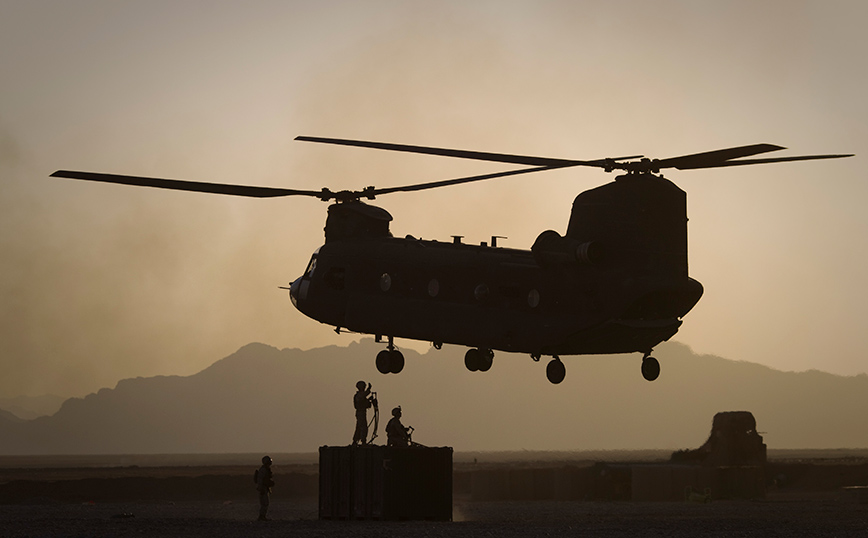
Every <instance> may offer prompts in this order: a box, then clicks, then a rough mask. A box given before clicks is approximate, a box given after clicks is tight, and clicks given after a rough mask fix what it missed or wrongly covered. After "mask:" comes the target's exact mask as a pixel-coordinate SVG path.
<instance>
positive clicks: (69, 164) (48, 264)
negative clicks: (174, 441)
mask: <svg viewBox="0 0 868 538" xmlns="http://www.w3.org/2000/svg"><path fill="white" fill-rule="evenodd" d="M866 20H868V4H866V3H865V2H861V1H851V2H834V1H832V2H830V1H823V2H820V1H817V2H798V1H792V0H787V1H770V2H763V1H756V0H752V1H744V2H722V1H708V2H702V1H697V0H690V1H680V2H679V1H661V2H646V1H640V0H636V1H600V2H592V1H588V2H574V1H561V2H556V1H553V2H544V1H538V0H535V1H528V2H518V1H516V2H508V1H502V0H497V1H476V2H474V1H468V0H461V1H454V2H451V1H443V2H436V3H435V2H406V1H405V2H397V1H376V2H358V1H347V2H337V1H335V2H329V1H322V2H309V1H305V2H289V1H248V2H244V3H242V2H218V1H169V2H161V1H154V0H149V1H147V2H144V1H143V2H115V1H76V2H67V1H36V0H28V1H23V0H22V1H9V0H0V81H2V82H0V180H2V185H0V396H2V397H12V396H16V395H19V394H31V395H36V394H41V393H45V392H52V393H56V394H60V395H64V396H79V395H83V394H85V393H87V392H90V391H94V390H97V389H99V388H100V387H105V386H113V385H114V383H115V382H116V381H117V380H118V379H121V378H125V377H131V376H150V375H157V374H190V373H193V372H196V371H198V370H200V369H201V368H203V367H205V366H207V365H209V364H211V363H212V362H214V361H215V360H217V359H219V358H221V357H223V356H226V355H228V354H230V353H232V352H234V351H235V350H236V349H237V348H239V347H241V346H242V345H244V344H246V343H249V342H252V341H260V342H264V343H267V344H270V345H273V346H278V347H299V348H303V349H304V348H310V347H315V346H321V345H328V344H338V345H346V344H348V343H349V342H350V341H352V340H353V339H354V338H356V337H355V336H353V335H340V336H338V335H336V334H335V333H334V332H333V330H332V328H331V327H327V326H323V325H320V324H319V323H317V322H315V321H312V320H310V319H307V318H305V317H304V316H303V315H301V314H300V313H299V312H297V311H296V310H295V309H294V308H293V307H292V306H291V304H290V302H289V300H288V297H287V294H286V293H285V292H284V291H281V290H279V289H278V286H281V285H286V284H287V283H288V282H290V281H291V280H293V279H295V278H296V277H297V276H299V274H300V273H301V272H302V271H303V269H304V266H305V264H306V263H307V261H308V258H309V257H310V254H311V252H312V251H313V250H314V249H316V248H317V247H318V246H319V245H320V244H321V243H322V240H323V237H322V227H323V223H324V220H325V209H326V207H327V206H326V204H323V203H322V202H319V201H317V200H314V199H292V198H287V199H274V200H256V199H242V198H232V197H222V196H218V195H207V194H197V193H184V192H171V191H161V190H152V189H143V188H135V187H125V186H118V185H106V184H97V183H93V184H91V183H86V182H78V181H70V180H63V179H55V178H49V177H48V176H49V174H51V173H52V172H54V171H55V170H57V169H72V170H87V171H98V172H109V173H112V172H113V173H122V174H132V175H151V176H157V177H168V178H183V179H190V180H196V181H210V182H230V183H243V184H251V185H264V186H275V187H289V188H300V189H319V188H321V187H323V186H328V187H330V188H331V189H333V190H335V189H342V188H360V187H364V186H366V185H376V186H380V187H386V186H393V185H399V184H405V183H416V182H423V181H431V180H436V179H446V178H451V177H459V176H466V175H472V174H476V173H485V172H489V171H498V170H501V169H504V168H505V167H504V166H501V165H497V164H492V163H480V162H471V161H463V160H454V159H446V158H437V157H430V156H422V155H401V154H393V153H388V152H377V151H372V150H364V149H357V148H341V147H332V146H318V145H315V144H309V143H302V142H293V140H292V139H293V138H294V137H295V136H297V135H301V134H304V135H314V136H331V137H343V138H358V139H366V140H378V141H388V142H400V143H408V144H419V145H432V146H442V147H455V148H464V149H473V150H481V151H494V152H504V153H520V154H529V155H541V156H548V157H562V158H574V159H597V158H602V157H607V156H619V155H634V154H644V155H646V156H650V157H657V158H665V157H671V156H676V155H682V154H687V153H694V152H699V151H707V150H713V149H718V148H725V147H730V146H738V145H744V144H753V143H772V144H779V145H782V146H786V147H788V148H789V149H788V150H787V153H784V152H781V155H784V154H789V155H795V154H816V153H856V154H857V156H856V157H854V158H850V159H843V160H837V161H817V162H805V163H785V164H776V165H762V166H753V167H744V168H729V169H717V170H706V171H677V170H673V171H668V172H667V173H666V176H667V177H668V178H670V179H672V180H673V181H674V182H676V183H677V184H678V185H679V186H680V187H681V188H683V189H684V190H685V191H687V193H688V215H689V217H690V228H689V241H690V243H689V246H690V272H691V276H693V277H694V278H696V279H697V280H699V281H700V282H702V284H703V285H704V287H705V295H704V297H703V298H702V300H701V301H700V302H699V304H698V305H697V306H696V307H695V308H694V310H693V311H692V312H691V313H690V314H688V316H687V317H686V318H685V323H684V325H683V327H682V329H681V331H680V332H679V334H678V335H676V337H675V340H678V341H681V342H684V343H686V344H688V345H690V346H692V347H693V349H694V350H696V351H697V352H700V353H714V354H718V355H721V356H724V357H727V358H731V359H738V360H746V361H751V362H757V363H762V364H766V365H769V366H772V367H774V368H778V369H782V370H805V369H811V368H814V369H819V370H824V371H828V372H833V373H839V374H856V373H861V372H866V371H868V362H866V359H865V354H866V349H868V331H866V330H865V328H864V327H865V325H866V322H868V285H866V283H865V273H866V272H865V264H866V258H868V249H866V237H868V211H865V210H864V209H863V208H862V205H863V204H864V203H865V201H866V199H868V182H866V181H865V177H864V176H865V173H864V172H863V160H864V159H865V157H866V156H868V101H866V99H865V95H866V94H868V67H866V66H868V62H866V61H865V56H866V53H868V37H865V32H864V22H865V21H866ZM611 179H612V176H611V175H606V174H605V173H603V172H602V171H600V170H597V169H567V170H561V171H554V172H547V173H545V174H537V175H530V176H518V177H514V178H506V179H499V180H494V181H490V182H482V183H477V184H473V185H465V186H460V187H454V188H451V189H444V190H439V191H431V192H426V193H407V194H394V195H391V196H388V197H383V198H381V199H379V200H378V203H379V205H381V206H383V207H385V208H387V209H388V210H389V211H390V212H391V213H392V214H393V216H394V217H395V220H394V222H393V225H392V231H393V233H394V234H395V235H397V236H403V235H405V234H413V235H415V236H417V237H423V238H434V239H447V240H448V238H449V236H450V235H464V236H465V237H466V240H467V241H469V242H478V241H484V240H487V239H488V238H489V237H490V236H492V235H501V236H506V237H508V239H507V240H505V241H503V240H501V244H503V245H505V246H510V247H514V248H529V247H530V245H531V244H532V243H533V240H534V239H535V237H536V236H537V235H538V234H539V233H540V232H541V231H543V230H546V229H555V230H558V231H560V232H561V233H563V232H564V231H565V229H566V225H567V221H568V218H569V211H570V207H571V204H572V200H573V198H574V197H575V195H576V194H577V193H579V192H580V191H582V190H585V189H588V188H591V187H594V186H597V185H600V184H602V183H605V182H607V181H609V180H611ZM398 344H399V345H402V344H404V342H401V341H399V342H398ZM658 358H659V359H660V361H661V363H662V365H663V374H662V375H666V357H664V356H659V357H658ZM359 360H365V361H370V364H371V371H372V372H373V371H374V366H373V360H374V358H373V357H359ZM513 360H517V361H524V360H529V359H528V358H527V357H526V356H520V355H516V356H514V357H513ZM566 360H567V368H568V371H570V372H572V371H574V369H577V368H579V365H580V360H581V359H579V358H569V357H568V358H567V359H566ZM619 360H626V359H619ZM497 367H498V368H508V367H509V361H508V360H501V361H499V362H498V366H497ZM636 370H637V373H636V375H637V376H638V375H639V374H638V362H637V366H636ZM576 371H578V370H576ZM323 375H328V372H323ZM542 375H544V374H543V368H542V367H541V368H540V376H542ZM567 381H569V377H568V378H567Z"/></svg>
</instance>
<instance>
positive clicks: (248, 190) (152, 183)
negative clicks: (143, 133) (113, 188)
mask: <svg viewBox="0 0 868 538" xmlns="http://www.w3.org/2000/svg"><path fill="white" fill-rule="evenodd" d="M51 176H52V177H63V178H69V179H82V180H86V181H101V182H104V183H119V184H121V185H136V186H139V187H154V188H158V189H171V190H176V191H193V192H208V193H212V194H228V195H231V196H247V197H251V198H275V197H279V196H315V197H321V196H322V192H320V191H298V190H293V189H276V188H273V187H254V186H249V185H224V184H220V183H199V182H197V181H183V180H180V179H161V178H155V177H139V176H122V175H117V174H99V173H95V172H76V171H71V170H58V171H57V172H55V173H53V174H51Z"/></svg>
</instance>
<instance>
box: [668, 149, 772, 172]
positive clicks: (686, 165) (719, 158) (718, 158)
mask: <svg viewBox="0 0 868 538" xmlns="http://www.w3.org/2000/svg"><path fill="white" fill-rule="evenodd" d="M781 149H786V148H784V147H781V146H775V145H774V144H751V145H749V146H739V147H735V148H728V149H718V150H715V151H705V152H702V153H694V154H692V155H682V156H681V157H671V158H669V159H660V160H658V161H655V162H654V164H655V165H656V166H657V167H658V168H677V169H679V170H690V169H693V168H711V167H714V166H721V163H723V162H725V161H728V160H730V159H738V158H740V157H750V156H751V155H758V154H760V153H767V152H769V151H778V150H781Z"/></svg>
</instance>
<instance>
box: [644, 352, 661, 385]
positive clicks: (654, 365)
mask: <svg viewBox="0 0 868 538" xmlns="http://www.w3.org/2000/svg"><path fill="white" fill-rule="evenodd" d="M642 377H644V378H645V379H646V380H648V381H654V380H655V379H657V378H658V377H660V363H659V362H657V359H655V358H654V357H652V356H651V355H650V352H649V353H646V354H645V356H644V357H642Z"/></svg>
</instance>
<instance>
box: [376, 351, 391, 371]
mask: <svg viewBox="0 0 868 538" xmlns="http://www.w3.org/2000/svg"><path fill="white" fill-rule="evenodd" d="M390 355H391V353H390V352H389V350H388V349H384V350H383V351H381V352H379V353H377V371H378V372H380V373H381V374H388V373H389V372H391V371H392V369H391V362H392V361H391V360H390Z"/></svg>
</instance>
